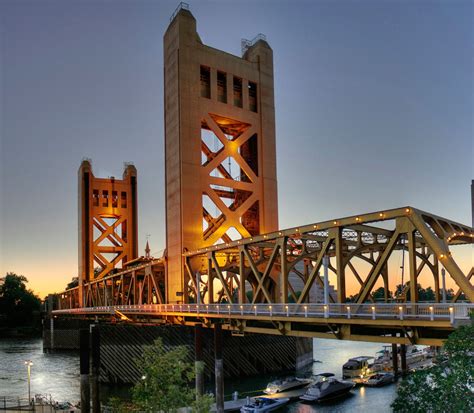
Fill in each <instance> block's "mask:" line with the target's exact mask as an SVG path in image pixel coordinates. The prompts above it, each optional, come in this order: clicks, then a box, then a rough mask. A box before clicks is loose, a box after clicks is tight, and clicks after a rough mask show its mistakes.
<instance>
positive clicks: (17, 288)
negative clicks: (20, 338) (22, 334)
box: [0, 273, 41, 327]
mask: <svg viewBox="0 0 474 413" xmlns="http://www.w3.org/2000/svg"><path fill="white" fill-rule="evenodd" d="M27 282H28V280H27V279H26V277H25V276H23V275H16V274H14V273H7V275H6V276H5V281H4V284H3V285H2V286H1V287H0V323H1V324H3V325H5V326H7V327H19V326H33V325H34V324H35V323H36V324H39V311H40V307H41V301H40V299H39V298H38V297H37V296H36V295H35V294H34V293H33V292H32V291H31V290H28V289H27V288H26V283H27Z"/></svg>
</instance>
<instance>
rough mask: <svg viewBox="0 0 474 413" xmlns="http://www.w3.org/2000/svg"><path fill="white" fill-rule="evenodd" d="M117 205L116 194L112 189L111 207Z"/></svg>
mask: <svg viewBox="0 0 474 413" xmlns="http://www.w3.org/2000/svg"><path fill="white" fill-rule="evenodd" d="M117 207H118V195H117V191H112V208H117Z"/></svg>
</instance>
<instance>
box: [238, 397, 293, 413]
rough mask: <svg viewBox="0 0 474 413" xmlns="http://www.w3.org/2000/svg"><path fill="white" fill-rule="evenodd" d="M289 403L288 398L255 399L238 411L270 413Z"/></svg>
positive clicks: (243, 412)
mask: <svg viewBox="0 0 474 413" xmlns="http://www.w3.org/2000/svg"><path fill="white" fill-rule="evenodd" d="M289 401H290V399H289V398H288V397H275V398H271V399H270V398H268V397H256V398H255V400H254V401H252V402H250V403H247V404H246V405H245V406H243V407H242V408H241V409H240V411H241V412H242V413H262V412H271V411H273V410H275V409H278V408H279V407H281V406H283V405H285V404H286V403H288V402H289Z"/></svg>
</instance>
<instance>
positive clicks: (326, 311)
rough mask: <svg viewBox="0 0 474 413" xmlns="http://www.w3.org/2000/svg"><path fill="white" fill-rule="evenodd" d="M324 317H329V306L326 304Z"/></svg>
mask: <svg viewBox="0 0 474 413" xmlns="http://www.w3.org/2000/svg"><path fill="white" fill-rule="evenodd" d="M324 318H329V307H328V306H327V305H325V306H324Z"/></svg>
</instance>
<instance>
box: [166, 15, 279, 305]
mask: <svg viewBox="0 0 474 413" xmlns="http://www.w3.org/2000/svg"><path fill="white" fill-rule="evenodd" d="M242 46H243V47H242V53H243V56H242V57H237V56H234V55H231V54H229V53H226V52H223V51H220V50H217V49H214V48H212V47H209V46H206V45H204V44H203V43H202V41H201V39H200V38H199V35H198V34H197V31H196V20H195V18H194V17H193V15H192V14H191V13H190V12H189V11H188V10H185V9H184V8H180V9H179V10H178V11H177V12H176V13H175V14H174V15H173V16H172V21H171V23H170V25H169V27H168V29H167V31H166V33H165V35H164V77H165V82H164V83H165V158H166V160H165V161H166V243H167V259H168V266H167V282H166V285H167V289H168V290H167V292H166V295H167V301H168V302H169V303H175V302H180V301H182V299H183V298H182V297H183V292H184V289H185V283H186V282H187V280H186V279H185V275H184V271H183V260H182V253H183V252H185V251H187V250H188V251H189V250H195V249H198V248H202V247H205V246H209V245H213V244H216V243H222V242H224V243H225V242H229V241H231V240H235V239H239V238H242V237H249V236H252V235H256V234H259V233H263V232H269V231H274V230H277V229H278V207H277V181H276V154H275V109H274V92H273V52H272V49H271V48H270V46H269V45H268V43H267V42H266V41H265V40H264V38H263V36H260V37H258V38H256V39H255V40H254V41H252V42H244V43H243V44H242Z"/></svg>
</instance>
